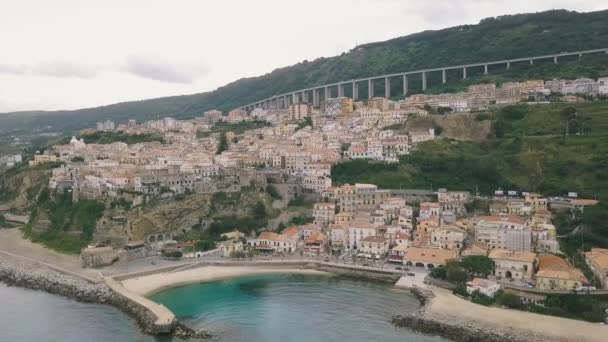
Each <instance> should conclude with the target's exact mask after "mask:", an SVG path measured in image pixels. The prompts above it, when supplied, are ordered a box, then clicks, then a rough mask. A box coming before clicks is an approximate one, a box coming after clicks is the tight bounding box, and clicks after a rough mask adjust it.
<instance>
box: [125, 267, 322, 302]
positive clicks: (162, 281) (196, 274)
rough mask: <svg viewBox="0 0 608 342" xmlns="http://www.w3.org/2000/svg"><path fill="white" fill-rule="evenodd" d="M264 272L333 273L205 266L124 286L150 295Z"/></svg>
mask: <svg viewBox="0 0 608 342" xmlns="http://www.w3.org/2000/svg"><path fill="white" fill-rule="evenodd" d="M262 274H305V275H328V276H329V275H331V274H330V273H328V272H323V271H317V270H312V269H300V268H295V267H285V266H275V267H272V266H221V267H220V266H203V267H197V268H192V269H188V270H183V271H178V272H162V273H156V274H151V275H146V276H141V277H134V278H129V279H126V280H123V281H122V282H121V283H122V286H123V287H124V288H125V289H126V290H128V291H130V292H132V293H135V294H138V295H141V296H150V295H152V294H154V293H156V292H159V291H162V290H164V289H168V288H171V287H176V286H183V285H188V284H193V283H200V282H209V281H215V280H221V279H227V278H234V277H241V276H248V275H262Z"/></svg>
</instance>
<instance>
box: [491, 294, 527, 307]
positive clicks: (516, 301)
mask: <svg viewBox="0 0 608 342" xmlns="http://www.w3.org/2000/svg"><path fill="white" fill-rule="evenodd" d="M497 301H498V303H499V304H500V305H504V306H506V307H508V308H512V309H520V308H522V307H523V306H524V303H523V302H522V301H521V299H520V298H519V297H518V296H516V295H514V294H513V293H509V292H504V293H502V294H501V295H500V296H498V298H497Z"/></svg>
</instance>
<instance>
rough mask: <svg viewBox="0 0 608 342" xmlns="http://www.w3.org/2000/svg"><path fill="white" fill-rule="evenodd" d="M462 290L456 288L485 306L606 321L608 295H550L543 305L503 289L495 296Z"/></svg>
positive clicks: (474, 301)
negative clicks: (527, 300) (522, 298)
mask: <svg viewBox="0 0 608 342" xmlns="http://www.w3.org/2000/svg"><path fill="white" fill-rule="evenodd" d="M461 291H462V288H461V287H460V288H458V289H455V290H454V292H455V293H456V294H459V295H462V296H464V297H470V299H471V301H472V302H473V303H476V304H481V305H485V306H491V305H499V306H505V307H507V308H510V309H516V310H523V311H530V312H535V313H540V314H543V315H551V316H559V317H565V318H571V319H580V320H585V321H589V322H604V318H605V315H606V313H605V310H606V309H608V296H606V295H599V296H596V295H594V296H586V295H579V294H567V295H548V296H547V298H546V299H545V301H544V302H543V305H537V304H534V303H528V304H527V303H524V302H522V300H521V299H520V298H519V297H518V296H517V295H515V294H513V293H511V292H506V291H503V290H499V291H498V292H497V293H496V294H495V296H494V298H491V297H488V296H485V295H483V294H481V293H479V292H477V291H476V292H474V293H472V294H471V295H469V294H468V293H466V290H465V292H464V294H463V293H462V292H461Z"/></svg>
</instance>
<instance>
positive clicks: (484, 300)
mask: <svg viewBox="0 0 608 342" xmlns="http://www.w3.org/2000/svg"><path fill="white" fill-rule="evenodd" d="M471 296H472V298H471V301H472V302H473V303H475V304H480V305H485V306H490V305H492V304H494V301H495V299H494V298H492V297H488V296H486V295H484V294H483V293H481V292H479V291H475V292H473V294H472V295H471Z"/></svg>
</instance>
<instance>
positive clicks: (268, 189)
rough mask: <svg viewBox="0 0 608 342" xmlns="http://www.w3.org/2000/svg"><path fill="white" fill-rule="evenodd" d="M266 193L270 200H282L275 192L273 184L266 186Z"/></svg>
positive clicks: (277, 192) (276, 191)
mask: <svg viewBox="0 0 608 342" xmlns="http://www.w3.org/2000/svg"><path fill="white" fill-rule="evenodd" d="M266 192H267V193H268V195H270V197H271V198H272V199H275V200H281V199H283V196H281V194H280V193H279V191H278V190H277V188H276V186H274V185H273V184H268V186H267V187H266Z"/></svg>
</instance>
